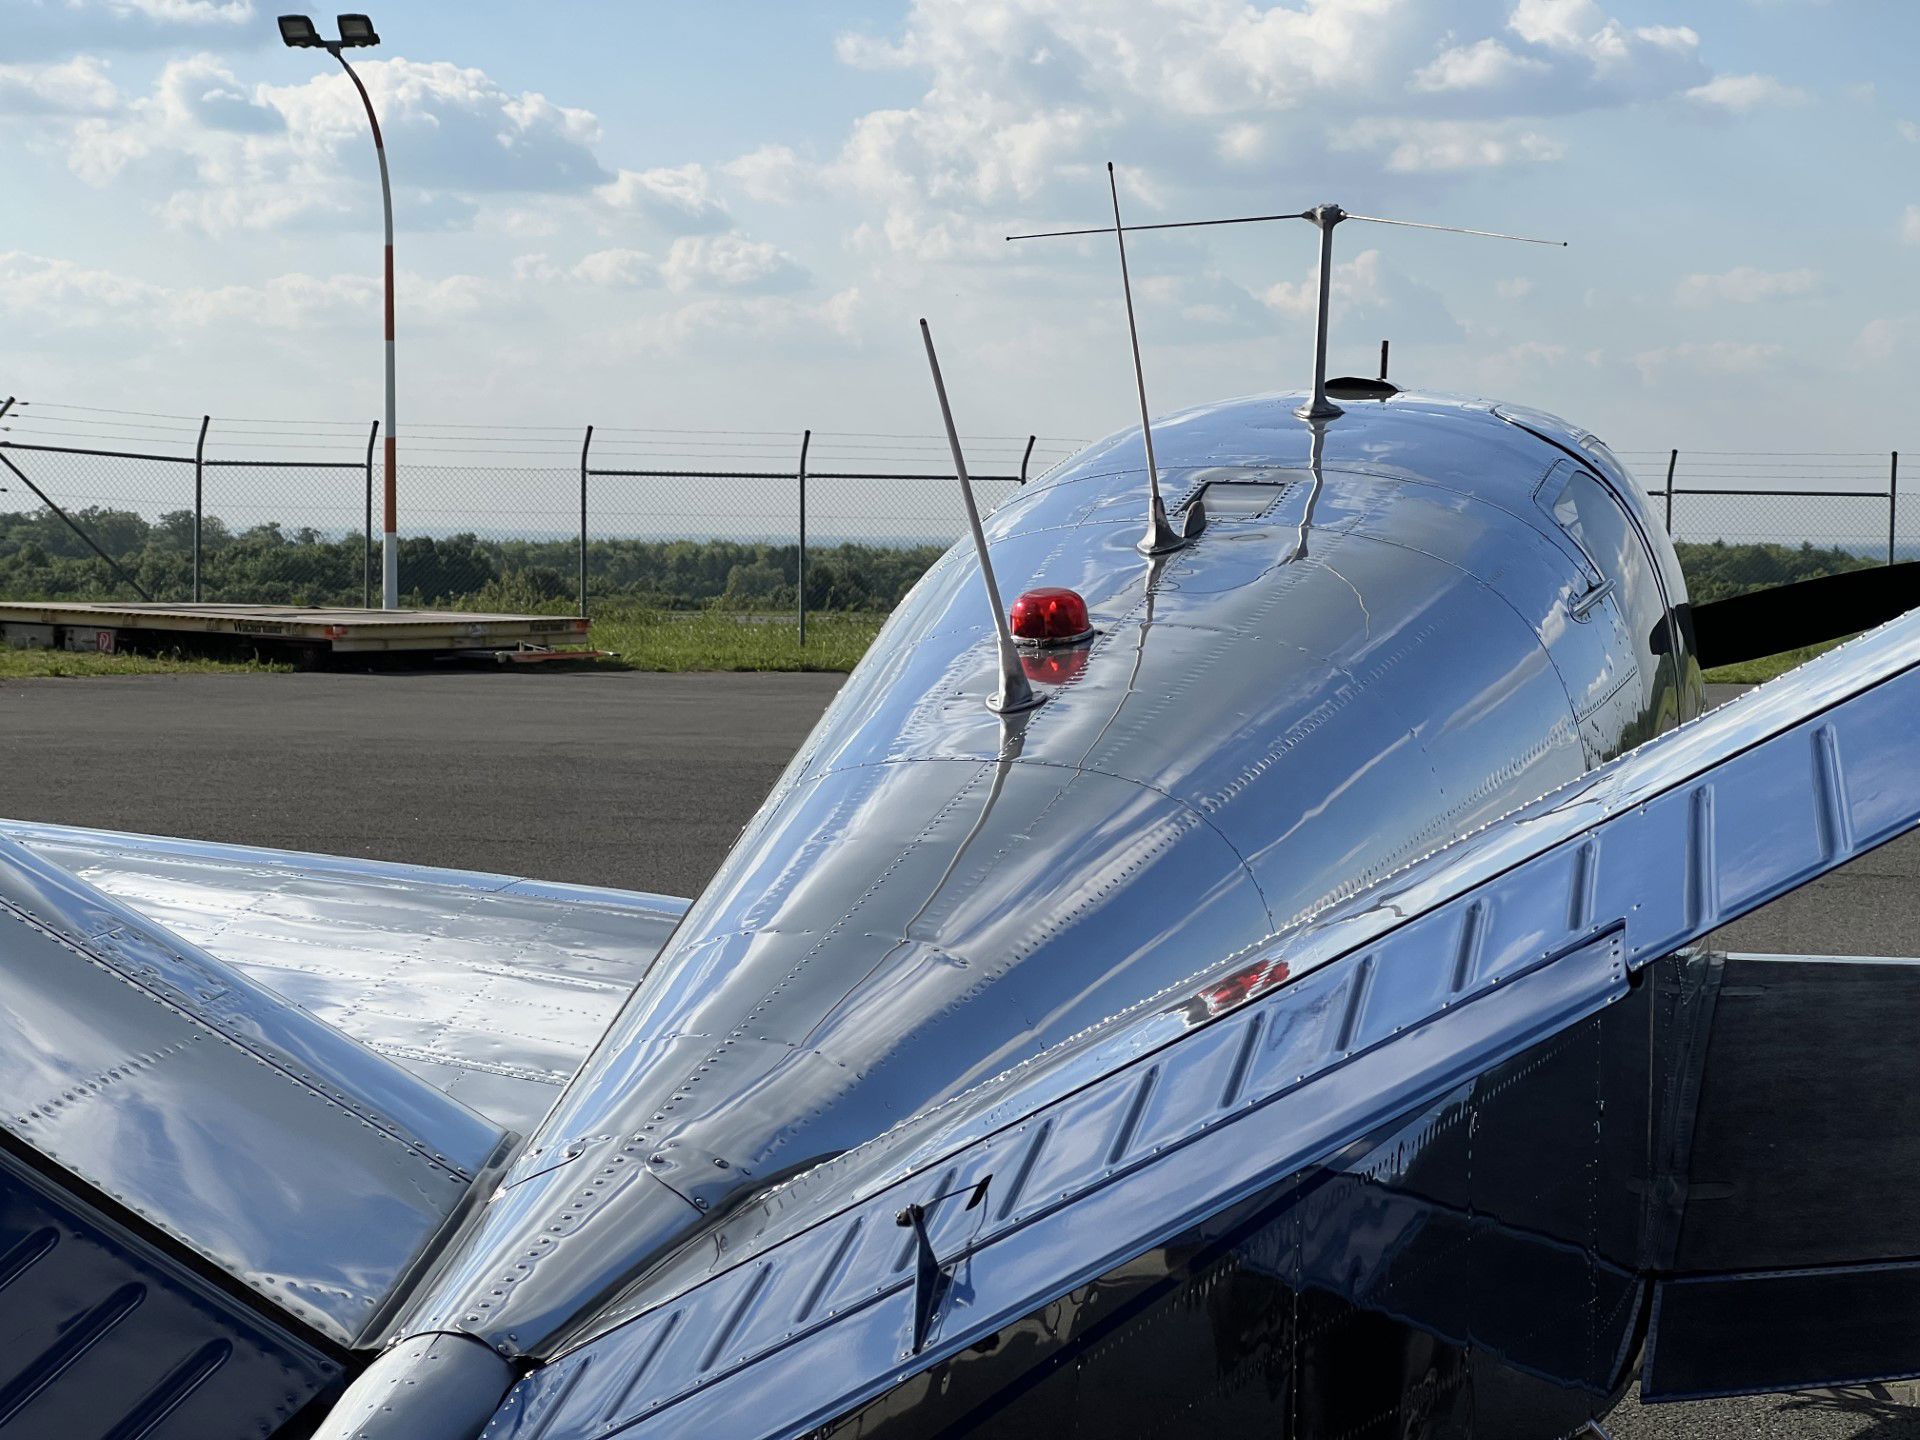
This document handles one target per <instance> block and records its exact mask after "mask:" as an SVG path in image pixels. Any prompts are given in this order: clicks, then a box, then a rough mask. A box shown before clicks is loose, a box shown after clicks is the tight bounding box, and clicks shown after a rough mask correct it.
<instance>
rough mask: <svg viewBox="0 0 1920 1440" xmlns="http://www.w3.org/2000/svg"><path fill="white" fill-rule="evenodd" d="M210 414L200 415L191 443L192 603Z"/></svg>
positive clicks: (197, 572) (196, 590) (197, 571)
mask: <svg viewBox="0 0 1920 1440" xmlns="http://www.w3.org/2000/svg"><path fill="white" fill-rule="evenodd" d="M212 423H213V417H212V416H211V415H202V416H201V417H200V438H199V439H198V440H196V441H194V444H193V603H194V604H196V605H198V604H199V603H200V517H201V516H202V515H204V514H205V513H206V473H207V426H209V425H210V424H212Z"/></svg>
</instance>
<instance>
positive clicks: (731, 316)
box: [623, 287, 863, 354]
mask: <svg viewBox="0 0 1920 1440" xmlns="http://www.w3.org/2000/svg"><path fill="white" fill-rule="evenodd" d="M862 309H863V302H862V298H861V293H860V290H859V288H858V287H848V288H847V289H844V290H840V291H836V292H835V293H834V294H832V295H829V296H828V297H827V298H826V299H824V300H821V301H817V302H807V301H803V300H799V299H797V298H795V297H793V296H788V295H699V296H695V297H694V298H692V299H690V300H688V301H687V302H686V303H684V304H682V305H680V306H678V307H677V308H675V309H672V310H669V311H666V312H665V313H663V314H658V315H650V316H648V317H647V318H646V319H645V320H644V321H643V322H641V323H639V324H636V325H635V326H633V327H631V328H630V329H628V330H626V331H625V332H623V339H624V340H625V341H626V344H627V348H628V349H630V350H633V351H637V352H642V353H648V354H686V353H688V352H689V351H693V350H698V349H702V348H714V347H717V348H719V349H720V351H721V353H723V354H730V353H732V350H731V347H732V346H733V345H735V344H737V343H738V342H739V341H740V340H742V339H745V340H747V341H748V342H749V343H751V345H752V346H753V347H754V348H755V349H756V350H762V349H765V348H766V347H768V346H770V345H772V344H776V343H778V342H781V341H784V340H786V339H788V338H791V337H793V336H795V335H799V336H803V337H805V339H806V340H807V341H808V343H809V344H810V345H811V344H816V343H817V342H818V341H820V340H821V339H822V338H823V337H832V338H834V339H839V340H848V339H852V338H853V337H854V336H855V334H856V333H857V329H858V324H859V319H860V316H861V313H862Z"/></svg>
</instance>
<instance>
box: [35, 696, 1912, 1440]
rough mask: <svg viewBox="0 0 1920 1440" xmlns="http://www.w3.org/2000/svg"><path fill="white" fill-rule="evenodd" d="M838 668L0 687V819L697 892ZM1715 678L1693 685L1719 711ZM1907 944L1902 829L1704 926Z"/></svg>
mask: <svg viewBox="0 0 1920 1440" xmlns="http://www.w3.org/2000/svg"><path fill="white" fill-rule="evenodd" d="M842 678H843V677H841V676H838V675H652V674H623V673H606V672H583V673H573V674H562V673H541V674H534V675H528V674H519V673H504V674H503V673H495V672H491V671H487V672H471V671H448V672H429V673H394V674H328V673H320V674H294V675H281V676H274V677H271V678H266V677H260V676H253V675H177V676H173V675H149V676H124V677H101V678H97V679H88V680H31V681H11V682H0V738H3V740H4V744H3V745H0V757H3V760H0V815H5V816H9V817H12V818H17V819H23V820H43V821H51V822H55V823H62V824H70V825H90V826H99V827H103V828H110V829H123V830H136V831H148V832H154V833H160V834H169V835H183V836H192V837H199V838H205V839H214V840H227V841H233V842H238V843H242V844H253V845H272V846H283V847H287V848H290V849H298V850H319V851H327V852H331V853H337V854H347V855H363V856H368V857H372V858H378V859H386V860H408V861H414V862H416V863H422V864H430V865H449V866H456V867H462V868H471V869H482V870H495V871H501V872H507V873H513V874H520V875H530V876H534V877H537V878H541V879H549V880H570V881H578V882H584V883H590V884H600V885H617V886H624V887H628V888H632V889H641V890H656V891H662V892H666V893H670V894H692V893H694V892H695V891H697V890H698V889H699V888H700V886H702V885H703V884H704V883H705V881H706V879H707V877H708V876H709V875H710V874H711V873H712V871H713V869H714V868H715V866H717V865H718V864H719V862H720V860H721V858H722V857H723V856H724V855H725V853H726V851H727V849H728V847H729V846H730V845H731V844H732V842H733V839H734V837H735V836H736V835H737V834H738V833H739V831H740V828H741V826H742V825H744V824H745V823H746V821H747V819H748V817H749V816H750V815H751V814H752V813H753V811H754V809H755V808H756V807H757V806H758V804H759V802H760V799H761V797H762V796H763V795H764V794H765V793H766V791H767V789H768V787H769V786H770V785H771V784H772V783H773V781H774V779H775V778H776V777H777V776H778V774H779V773H780V770H781V769H782V768H783V767H784V766H785V764H786V762H787V760H788V758H789V757H790V756H791V754H792V753H793V750H794V748H795V747H796V746H797V745H798V743H799V742H800V740H801V739H802V737H804V736H805V734H806V732H807V730H808V729H809V728H810V727H811V726H812V724H813V722H814V721H815V720H816V719H817V718H818V716H819V714H820V712H821V711H822V710H823V709H824V708H825V706H826V705H827V703H828V702H829V701H830V700H831V699H832V697H833V695H834V693H835V691H836V690H838V688H839V686H840V684H841V681H842ZM1736 693H1738V690H1737V687H1731V686H1723V687H1714V696H1713V698H1714V699H1715V700H1716V702H1718V701H1723V700H1725V699H1727V698H1730V697H1731V696H1732V695H1733V694H1736ZM1723 940H1724V941H1725V943H1727V944H1728V946H1729V948H1742V949H1750V950H1766V951H1776V952H1789V953H1792V952H1816V951H1825V952H1832V953H1850V954H1887V955H1895V954H1914V953H1915V949H1914V946H1915V944H1916V942H1917V941H1920V836H1912V837H1908V838H1907V839H1904V840H1902V841H1898V842H1895V843H1894V844H1892V845H1888V846H1886V847H1884V848H1883V849H1881V850H1879V851H1877V852H1875V853H1874V854H1872V855H1868V856H1865V857H1862V859H1861V860H1859V861H1856V862H1855V863H1854V864H1853V865H1852V866H1850V867H1848V869H1847V870H1846V871H1844V872H1842V873H1840V874H1838V875H1836V876H1833V877H1830V878H1828V879H1827V880H1824V881H1822V882H1819V883H1818V884H1816V885H1814V886H1809V887H1808V888H1807V889H1806V890H1805V891H1803V892H1801V893H1800V894H1798V895H1795V896H1791V897H1789V898H1788V899H1787V900H1785V901H1782V902H1779V903H1776V904H1775V905H1773V906H1769V907H1767V908H1766V909H1765V910H1763V911H1760V912H1757V913H1756V914H1755V915H1753V916H1750V917H1748V918H1747V919H1746V920H1744V921H1741V922H1739V923H1738V924H1736V925H1734V926H1731V927H1729V928H1728V930H1727V931H1726V932H1723ZM1608 1426H1609V1428H1610V1430H1611V1431H1612V1433H1613V1435H1614V1436H1615V1437H1616V1440H1683V1437H1684V1440H1719V1437H1729V1440H1730V1437H1734V1436H1740V1437H1759V1440H1920V1388H1916V1387H1915V1386H1914V1385H1911V1384H1896V1385H1886V1386H1870V1387H1860V1388H1857V1389H1854V1390H1847V1391H1834V1392H1818V1393H1813V1394H1806V1395H1788V1396H1757V1397H1749V1398H1744V1399H1739V1400H1728V1401H1719V1402H1713V1403H1710V1404H1705V1405H1696V1406H1687V1407H1681V1408H1669V1407H1649V1408H1646V1409H1642V1408H1641V1407H1639V1406H1638V1405H1636V1404H1635V1403H1634V1402H1633V1401H1632V1400H1631V1399H1629V1400H1628V1401H1627V1402H1626V1403H1625V1404H1623V1405H1622V1406H1621V1407H1619V1408H1618V1409H1617V1410H1616V1411H1615V1413H1614V1414H1613V1416H1611V1417H1610V1418H1609V1420H1608Z"/></svg>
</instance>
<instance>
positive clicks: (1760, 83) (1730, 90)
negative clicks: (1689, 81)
mask: <svg viewBox="0 0 1920 1440" xmlns="http://www.w3.org/2000/svg"><path fill="white" fill-rule="evenodd" d="M1687 99H1688V100H1690V101H1692V102H1693V103H1694V104H1695V105H1698V106H1700V107H1701V108H1702V109H1706V110H1724V111H1726V112H1727V113H1729V114H1732V115H1745V114H1747V113H1748V112H1749V111H1752V110H1758V109H1761V108H1763V107H1764V106H1768V105H1802V104H1805V103H1806V99H1807V95H1806V92H1805V91H1804V90H1799V89H1796V88H1795V87H1794V86H1791V85H1787V84H1784V83H1782V82H1781V81H1779V80H1776V79H1775V78H1774V77H1773V76H1771V75H1716V76H1714V77H1713V79H1711V80H1709V81H1707V83H1706V84H1704V85H1696V86H1694V87H1693V88H1692V89H1691V90H1689V91H1687Z"/></svg>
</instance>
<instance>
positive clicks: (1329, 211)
mask: <svg viewBox="0 0 1920 1440" xmlns="http://www.w3.org/2000/svg"><path fill="white" fill-rule="evenodd" d="M1107 170H1108V172H1109V174H1111V172H1112V170H1113V167H1112V166H1111V165H1109V166H1108V167H1107ZM1273 220H1306V221H1310V222H1311V223H1312V224H1313V225H1314V226H1315V227H1316V228H1317V229H1318V230H1319V231H1320V300H1319V306H1318V313H1317V315H1316V317H1315V323H1314V331H1313V395H1312V398H1310V399H1309V400H1308V401H1307V403H1306V404H1304V405H1302V406H1300V408H1299V409H1297V410H1296V411H1294V414H1296V415H1298V416H1299V417H1300V418H1301V419H1302V420H1331V419H1333V418H1334V417H1335V416H1336V415H1341V414H1344V413H1345V412H1344V411H1343V410H1341V408H1340V407H1339V406H1338V405H1336V404H1334V403H1333V401H1331V400H1329V399H1328V398H1327V323H1328V317H1329V313H1330V312H1331V310H1332V303H1333V230H1334V227H1335V226H1336V225H1338V224H1340V222H1341V221H1343V220H1361V221H1365V222H1366V223H1367V224H1369V225H1398V226H1401V227H1403V228H1405V229H1408V230H1439V231H1442V232H1444V233H1446V234H1449V235H1475V236H1479V237H1480V238H1482V239H1485V240H1517V241H1519V242H1521V243H1522V244H1525V245H1557V246H1560V247H1561V248H1563V249H1564V248H1565V247H1566V244H1567V242H1566V241H1564V240H1541V239H1538V238H1536V237H1534V236H1532V235H1509V234H1506V233H1505V232H1504V231H1500V230H1469V229H1467V228H1465V227H1464V226H1460V225H1434V224H1430V223H1428V222H1427V221H1424V220H1391V219H1388V218H1387V217H1386V216H1384V215H1355V214H1352V213H1351V212H1349V211H1346V210H1342V209H1341V208H1340V207H1339V206H1338V205H1316V206H1314V207H1313V208H1312V209H1311V210H1295V211H1292V212H1290V213H1288V214H1284V215H1236V216H1231V217H1229V218H1227V219H1222V220H1165V221H1160V222H1158V223H1156V224H1150V225H1122V224H1120V219H1119V202H1118V200H1117V199H1116V200H1115V202H1114V229H1115V230H1116V231H1117V232H1121V233H1124V232H1126V231H1128V230H1194V229H1199V228H1201V227H1202V226H1208V225H1264V224H1266V223H1267V222H1269V221H1273ZM1104 229H1105V227H1098V228H1094V229H1082V230H1043V231H1036V232H1034V233H1031V234H1026V235H1009V236H1007V239H1009V240H1055V239H1060V238H1062V237H1065V236H1069V235H1099V234H1101V233H1103V231H1104ZM1122 244H1123V252H1122V253H1123V255H1124V242H1122ZM1124 264H1125V261H1124V259H1123V261H1122V266H1123V268H1124ZM1128 310H1129V319H1131V310H1132V302H1131V300H1129V302H1128ZM1135 351H1136V353H1135V363H1136V364H1137V363H1138V347H1137V345H1136V347H1135ZM1148 463H1149V468H1151V464H1152V462H1151V461H1149V462H1148ZM1156 494H1157V487H1156Z"/></svg>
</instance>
